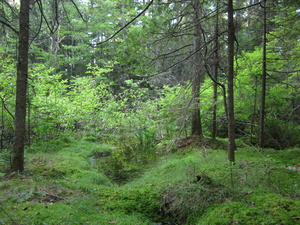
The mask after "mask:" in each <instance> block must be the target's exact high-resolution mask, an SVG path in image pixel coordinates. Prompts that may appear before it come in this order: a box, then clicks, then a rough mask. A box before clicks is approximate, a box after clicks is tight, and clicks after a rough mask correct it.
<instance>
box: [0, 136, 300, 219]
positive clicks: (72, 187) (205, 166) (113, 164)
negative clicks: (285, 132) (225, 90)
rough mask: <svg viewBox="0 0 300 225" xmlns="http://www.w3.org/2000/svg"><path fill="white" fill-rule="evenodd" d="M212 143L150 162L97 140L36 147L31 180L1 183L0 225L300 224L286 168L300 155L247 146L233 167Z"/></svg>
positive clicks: (292, 174)
mask: <svg viewBox="0 0 300 225" xmlns="http://www.w3.org/2000/svg"><path fill="white" fill-rule="evenodd" d="M186 141H189V142H190V140H185V142H186ZM205 143H206V144H205V145H202V146H201V143H199V142H197V141H195V142H193V143H192V144H191V145H190V146H185V147H183V148H180V149H178V150H177V151H174V149H173V148H174V145H172V149H173V152H174V153H172V154H170V153H169V154H165V155H162V154H161V155H156V156H155V157H154V158H153V157H152V158H151V160H146V161H145V159H143V160H141V159H137V158H136V157H135V155H134V154H132V155H129V156H127V155H126V154H125V153H127V150H124V149H122V148H121V147H120V146H113V145H111V144H109V143H107V144H102V143H97V142H96V141H94V140H93V141H90V140H87V139H85V140H80V141H77V140H75V139H73V138H69V137H63V138H60V139H57V140H54V141H52V142H47V143H45V142H40V143H36V144H34V145H32V146H31V147H30V148H28V149H27V150H26V171H25V172H24V173H22V174H9V173H2V174H1V176H0V224H22V225H23V224H128V225H131V224H152V225H153V224H174V225H175V224H199V225H202V224H203V225H206V224H213V225H214V224H246V225H247V224H253V225H254V224H285V225H289V224H291V225H292V224H297V222H299V216H300V215H299V208H300V190H299V185H300V183H299V173H298V172H296V171H292V170H288V169H286V166H292V165H295V164H298V163H299V161H300V154H299V153H300V149H299V148H293V149H288V150H282V151H275V150H272V149H266V150H260V149H256V148H252V147H251V148H250V147H245V146H244V145H241V147H240V148H239V149H238V151H237V152H236V163H235V164H229V163H228V162H227V153H226V151H224V150H211V149H210V148H209V145H208V144H207V143H210V142H208V141H207V140H206V142H205ZM220 143H222V141H221V142H220ZM220 143H219V144H218V143H215V144H216V145H219V146H222V144H220ZM211 144H212V143H210V145H211ZM123 150H124V151H123ZM131 150H132V149H131ZM166 152H172V151H171V150H168V151H166ZM151 154H153V153H151ZM143 163H144V164H143ZM3 172H4V171H3Z"/></svg>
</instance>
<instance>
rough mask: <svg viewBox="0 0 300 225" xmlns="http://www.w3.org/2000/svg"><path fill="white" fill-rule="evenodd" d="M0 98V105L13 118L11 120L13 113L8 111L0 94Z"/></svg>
mask: <svg viewBox="0 0 300 225" xmlns="http://www.w3.org/2000/svg"><path fill="white" fill-rule="evenodd" d="M0 99H1V101H2V105H3V107H4V109H5V110H6V112H7V113H8V114H9V115H10V116H11V117H12V118H13V120H15V117H14V115H13V114H12V113H11V112H10V111H9V109H8V108H7V107H6V105H5V101H4V99H3V98H2V97H1V96H0Z"/></svg>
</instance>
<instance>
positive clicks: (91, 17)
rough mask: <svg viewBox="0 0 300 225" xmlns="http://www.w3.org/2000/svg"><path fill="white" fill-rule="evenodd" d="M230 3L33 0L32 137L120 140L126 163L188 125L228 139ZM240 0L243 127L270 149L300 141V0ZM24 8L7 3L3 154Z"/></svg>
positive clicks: (238, 68)
mask: <svg viewBox="0 0 300 225" xmlns="http://www.w3.org/2000/svg"><path fill="white" fill-rule="evenodd" d="M229 2H230V1H228V2H224V1H220V0H216V1H206V0H202V1H169V0H158V1H150V2H146V1H128V0H122V1H117V0H113V1H105V0H90V1H87V0H86V1H83V0H72V1H61V0H55V1H42V0H38V1H35V2H34V4H31V5H30V29H29V32H30V38H29V44H30V45H29V53H28V60H29V64H28V86H27V98H26V105H27V106H26V113H27V116H26V135H25V143H26V145H28V146H30V145H31V144H32V143H37V142H39V141H45V140H53V139H57V138H59V137H62V136H69V135H71V136H74V137H76V138H78V139H81V138H85V139H87V140H93V141H99V142H101V143H108V144H113V145H114V146H117V147H118V151H119V156H118V158H117V159H118V160H117V161H116V165H117V164H118V163H120V164H122V163H124V159H125V158H128V157H131V158H133V159H134V160H136V161H143V160H146V159H147V157H149V155H151V154H153V155H155V154H156V153H157V151H164V150H163V149H164V146H165V145H167V144H168V143H170V142H172V141H173V140H175V139H181V138H186V137H188V136H190V135H196V136H199V137H203V136H204V137H209V138H212V139H214V138H228V110H227V107H228V103H229V102H228V101H227V100H228V97H229V96H228V92H227V90H228V89H229V88H230V87H231V84H230V85H228V84H229V82H228V71H229V65H230V64H229V63H228V56H229V52H228V49H229V41H228V37H229V35H228V34H229V33H228V4H229ZM233 6H234V13H233V19H234V20H233V25H234V27H233V28H234V61H233V62H234V74H233V75H234V76H233V79H234V80H233V81H234V82H233V84H232V88H233V94H234V111H235V114H234V117H235V118H234V122H235V128H234V130H235V137H236V138H238V139H241V140H242V141H243V142H245V143H247V144H249V145H255V146H258V145H261V143H260V141H259V139H260V138H263V140H264V141H263V146H260V147H265V148H275V149H285V148H288V147H291V146H296V145H299V136H300V124H299V122H300V95H299V82H300V75H299V72H300V61H299V53H300V41H299V40H300V32H299V29H300V28H299V27H300V3H299V1H297V0H288V1H281V0H276V1H263V2H260V1H255V0H250V1H234V2H233ZM19 15H20V5H19V3H18V2H17V1H1V3H0V22H1V29H0V32H1V36H0V42H1V47H0V58H1V62H0V63H1V67H0V100H1V113H0V116H1V140H0V144H1V153H2V154H3V155H6V154H7V155H10V154H11V149H12V145H13V142H14V136H15V132H16V131H15V119H16V118H15V104H16V103H15V99H16V74H17V67H16V65H17V60H18V43H19V42H18V40H19ZM264 18H265V19H264ZM264 37H265V38H264ZM264 46H265V50H266V51H263V50H264ZM264 53H265V54H264ZM264 55H265V56H266V60H264V58H263V56H264ZM263 65H265V73H264V72H263V70H264V67H263ZM264 80H265V85H264V82H263V81H264ZM264 87H265V95H264V94H262V93H264V92H263V90H264ZM264 99H265V104H264V105H263V102H264ZM262 106H263V109H262ZM262 115H263V116H264V118H263V119H264V120H263V123H262V122H261V121H262V117H261V116H262ZM262 124H263V126H264V129H263V133H262V134H261V133H260V131H261V128H262ZM260 135H263V136H260Z"/></svg>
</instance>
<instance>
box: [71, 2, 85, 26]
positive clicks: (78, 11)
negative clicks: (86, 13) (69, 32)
mask: <svg viewBox="0 0 300 225" xmlns="http://www.w3.org/2000/svg"><path fill="white" fill-rule="evenodd" d="M71 2H72V4H73V5H74V6H75V8H76V10H77V13H78V14H79V16H80V17H81V19H82V20H83V21H84V22H88V21H87V20H86V19H84V17H83V15H82V13H81V12H80V10H79V8H78V6H77V4H76V3H75V2H74V1H73V0H71Z"/></svg>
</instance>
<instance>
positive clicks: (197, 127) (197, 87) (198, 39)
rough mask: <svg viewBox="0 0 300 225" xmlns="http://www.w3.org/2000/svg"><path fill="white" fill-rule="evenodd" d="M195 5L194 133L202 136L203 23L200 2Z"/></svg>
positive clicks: (193, 1)
mask: <svg viewBox="0 0 300 225" xmlns="http://www.w3.org/2000/svg"><path fill="white" fill-rule="evenodd" d="M192 3H193V6H194V53H195V54H194V65H193V77H192V82H193V83H192V98H193V99H192V130H191V134H192V135H197V136H200V137H202V136H203V133H202V126H201V116H200V83H201V79H200V76H201V61H200V59H201V52H200V48H201V24H200V2H199V1H198V0H192Z"/></svg>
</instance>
